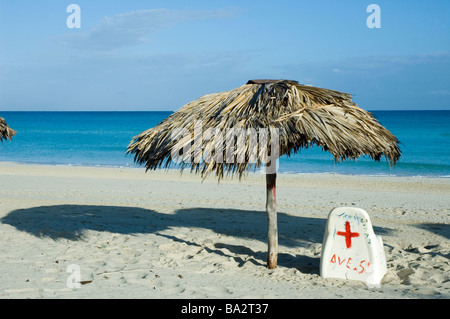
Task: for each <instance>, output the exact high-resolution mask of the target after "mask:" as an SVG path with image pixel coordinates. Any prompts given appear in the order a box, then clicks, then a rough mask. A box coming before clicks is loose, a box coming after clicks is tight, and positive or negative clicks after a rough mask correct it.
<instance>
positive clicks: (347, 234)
mask: <svg viewBox="0 0 450 319" xmlns="http://www.w3.org/2000/svg"><path fill="white" fill-rule="evenodd" d="M336 234H338V235H339V236H344V237H345V245H346V246H347V248H350V247H352V237H359V233H352V232H351V230H350V223H349V222H345V232H343V231H338V232H337V233H336Z"/></svg>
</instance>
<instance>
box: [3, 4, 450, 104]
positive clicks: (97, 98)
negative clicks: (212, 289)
mask: <svg viewBox="0 0 450 319" xmlns="http://www.w3.org/2000/svg"><path fill="white" fill-rule="evenodd" d="M372 3H374V4H378V5H379V7H380V9H381V11H380V12H381V15H380V17H381V28H372V29H371V28H368V26H367V24H366V20H367V18H368V17H369V15H370V14H371V13H370V12H369V13H368V12H366V9H367V6H368V5H370V4H372ZM70 4H77V5H78V6H79V7H80V9H81V15H80V18H81V28H79V29H77V28H73V29H70V28H68V27H67V24H66V20H67V18H68V17H69V15H70V14H71V13H68V12H66V8H67V6H69V5H70ZM449 13H450V1H448V0H430V1H414V0H410V1H398V0H390V1H377V0H372V1H362V0H346V1H336V0H329V1H325V0H323V1H320V0H319V1H298V0H297V1H282V0H280V1H264V0H260V1H242V0H241V1H233V0H228V1H211V0H208V1H203V0H202V1H200V0H198V1H196V0H191V1H185V0H184V1H181V0H172V1H138V0H127V1H124V0H114V1H105V0H96V1H92V0H89V1H88V0H86V1H84V0H83V1H82V0H71V1H63V0H58V1H54V0H41V1H32V0H29V1H25V0H15V1H10V0H0V111H1V110H4V111H6V110H8V111H14V110H61V111H64V110H79V111H89V110H92V111H94V110H125V111H127V110H129V111H136V110H148V111H154V110H177V109H179V108H180V107H181V106H182V105H184V104H186V103H188V102H190V101H192V100H194V99H197V98H198V97H200V96H202V95H204V94H208V93H213V92H219V91H226V90H230V89H232V88H235V87H237V86H240V85H242V84H245V83H246V82H247V80H249V79H253V78H277V79H293V80H297V81H299V82H300V83H303V84H309V85H314V86H319V87H325V88H330V89H334V90H340V91H344V92H348V93H351V94H352V95H353V100H354V101H355V102H356V103H357V104H358V105H359V106H361V107H362V108H364V109H367V110H397V109H398V110H404V109H422V110H431V109H447V110H449V109H450V102H449V101H450V19H448V15H449Z"/></svg>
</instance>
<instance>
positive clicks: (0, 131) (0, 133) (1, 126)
mask: <svg viewBox="0 0 450 319" xmlns="http://www.w3.org/2000/svg"><path fill="white" fill-rule="evenodd" d="M15 134H16V131H14V130H13V129H12V128H10V127H9V126H8V125H7V124H6V122H5V120H4V119H3V118H1V117H0V142H3V140H7V139H9V140H10V139H11V137H13V136H14V135H15Z"/></svg>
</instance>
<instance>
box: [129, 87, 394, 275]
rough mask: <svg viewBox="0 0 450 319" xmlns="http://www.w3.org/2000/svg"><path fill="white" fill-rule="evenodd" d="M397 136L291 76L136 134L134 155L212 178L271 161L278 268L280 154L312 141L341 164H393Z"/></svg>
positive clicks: (203, 103)
mask: <svg viewBox="0 0 450 319" xmlns="http://www.w3.org/2000/svg"><path fill="white" fill-rule="evenodd" d="M398 144H399V142H398V140H397V138H396V137H395V136H394V135H392V134H391V133H390V132H389V131H388V130H387V129H386V128H384V127H383V126H382V125H380V123H379V122H378V121H377V120H376V119H375V118H374V117H373V116H372V114H370V113H369V112H367V111H365V110H363V109H361V108H359V107H358V106H357V105H356V104H355V103H353V102H352V99H351V95H350V94H347V93H342V92H338V91H333V90H328V89H323V88H316V87H311V86H305V85H301V84H299V83H298V82H296V81H287V80H250V81H248V82H247V84H245V85H243V86H241V87H238V88H235V89H233V90H230V91H226V92H221V93H214V94H209V95H205V96H203V97H200V98H199V99H198V100H195V101H192V102H190V103H188V104H186V105H185V106H183V107H182V108H181V109H179V110H178V111H176V112H175V113H173V114H172V115H170V116H169V117H168V118H166V119H165V120H163V121H162V122H161V123H160V124H158V125H157V126H155V127H153V128H151V129H149V130H146V131H144V132H142V133H141V134H139V135H138V136H136V137H134V138H133V139H132V141H131V142H130V145H129V146H128V149H127V153H131V154H134V160H135V162H137V163H139V164H145V167H146V169H147V170H151V169H157V168H161V167H165V168H168V167H169V166H171V165H173V164H175V165H179V166H180V168H181V170H184V169H185V168H186V167H190V170H191V172H195V173H200V174H201V176H202V177H203V178H205V177H206V176H207V175H208V174H209V173H215V174H216V176H217V178H218V179H219V181H220V180H221V179H222V178H224V176H225V175H231V176H233V175H237V176H239V178H242V177H243V176H244V174H245V173H246V172H249V171H251V170H252V169H253V170H255V169H256V168H259V167H261V166H265V173H266V184H267V191H266V212H267V217H268V255H267V266H268V268H275V267H276V266H277V256H278V230H277V229H278V228H277V213H276V192H275V189H276V159H277V158H278V157H280V156H282V155H288V156H289V155H291V154H295V153H296V152H298V151H299V150H300V149H301V148H308V147H310V146H312V145H318V146H320V147H322V149H323V150H324V151H328V152H330V153H331V154H333V156H334V158H335V161H336V162H338V161H343V160H346V159H356V158H358V157H359V156H361V155H369V156H370V158H372V159H373V160H376V161H380V159H381V157H382V156H384V157H385V158H386V159H387V160H388V161H389V163H390V164H391V165H394V164H395V163H396V161H397V160H398V158H399V157H400V155H401V152H400V149H399V147H398Z"/></svg>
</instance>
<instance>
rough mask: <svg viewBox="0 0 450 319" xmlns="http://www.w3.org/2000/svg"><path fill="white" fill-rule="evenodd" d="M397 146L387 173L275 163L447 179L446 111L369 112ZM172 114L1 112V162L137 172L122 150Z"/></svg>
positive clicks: (311, 156) (315, 161)
mask: <svg viewBox="0 0 450 319" xmlns="http://www.w3.org/2000/svg"><path fill="white" fill-rule="evenodd" d="M372 113H373V114H374V116H375V117H376V118H377V119H378V120H379V121H380V123H381V124H382V125H384V126H385V127H386V128H387V129H388V130H390V131H391V132H392V133H393V134H394V135H395V136H396V137H397V138H398V139H399V140H400V142H401V145H400V147H401V150H402V154H403V155H402V157H401V158H400V160H399V162H398V163H397V165H396V166H395V167H393V168H390V167H389V165H388V163H387V162H386V161H383V160H382V161H381V162H375V161H372V160H370V159H369V158H366V157H361V158H360V159H358V160H357V161H346V162H342V163H335V162H334V159H333V157H332V156H331V154H329V153H327V152H324V151H322V149H321V148H319V147H313V148H310V149H307V150H302V151H301V152H300V153H297V154H295V155H293V156H291V157H287V156H284V157H282V158H280V161H279V172H284V173H294V174H295V173H339V174H358V175H397V176H424V177H447V178H448V177H450V111H373V112H372ZM170 114H171V112H1V113H0V116H1V117H3V118H5V120H6V122H7V123H8V125H9V126H11V127H12V128H14V129H15V130H16V131H17V132H18V133H17V135H16V136H14V138H13V141H12V142H11V141H7V142H4V143H1V144H0V162H1V161H7V162H19V163H34V164H51V165H74V166H75V165H77V166H78V165H79V166H113V167H139V166H138V165H136V164H134V159H133V156H131V155H126V154H125V153H126V148H127V146H128V144H129V142H130V140H131V139H132V138H133V136H135V135H137V134H139V133H141V132H142V131H144V130H146V129H148V128H151V127H153V126H155V125H157V124H158V123H159V122H160V121H161V120H163V119H164V118H166V117H167V116H169V115H170Z"/></svg>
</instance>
